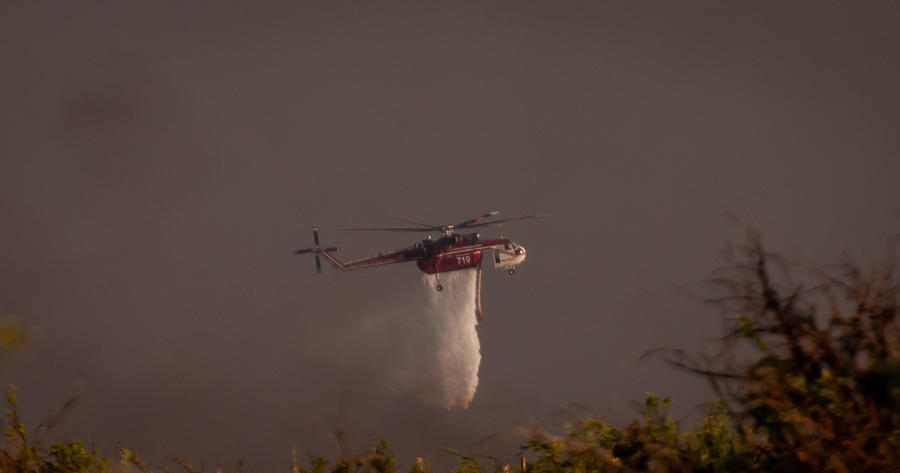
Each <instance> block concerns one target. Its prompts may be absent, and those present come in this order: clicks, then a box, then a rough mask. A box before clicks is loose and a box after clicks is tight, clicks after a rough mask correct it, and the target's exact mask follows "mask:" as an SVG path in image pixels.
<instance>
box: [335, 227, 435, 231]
mask: <svg viewBox="0 0 900 473" xmlns="http://www.w3.org/2000/svg"><path fill="white" fill-rule="evenodd" d="M438 230H440V228H408V227H394V228H392V227H388V228H376V227H372V228H342V229H341V231H345V232H434V231H438Z"/></svg>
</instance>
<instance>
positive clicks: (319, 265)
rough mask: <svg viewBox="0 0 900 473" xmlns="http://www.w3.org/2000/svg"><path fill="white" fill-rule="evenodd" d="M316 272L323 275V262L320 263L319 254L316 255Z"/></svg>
mask: <svg viewBox="0 0 900 473" xmlns="http://www.w3.org/2000/svg"><path fill="white" fill-rule="evenodd" d="M316 272H317V273H321V272H322V262H320V261H319V254H318V253H316Z"/></svg>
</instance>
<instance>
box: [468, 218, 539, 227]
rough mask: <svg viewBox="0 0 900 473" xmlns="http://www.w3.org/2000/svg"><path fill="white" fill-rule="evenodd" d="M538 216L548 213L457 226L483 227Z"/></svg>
mask: <svg viewBox="0 0 900 473" xmlns="http://www.w3.org/2000/svg"><path fill="white" fill-rule="evenodd" d="M538 217H546V215H525V216H524V217H513V218H501V219H500V220H494V221H492V222H482V223H471V224H468V225H457V226H456V228H472V227H483V226H485V225H494V224H499V223H504V222H515V221H516V220H527V219H529V218H538Z"/></svg>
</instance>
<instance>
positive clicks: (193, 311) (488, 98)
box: [0, 2, 900, 471]
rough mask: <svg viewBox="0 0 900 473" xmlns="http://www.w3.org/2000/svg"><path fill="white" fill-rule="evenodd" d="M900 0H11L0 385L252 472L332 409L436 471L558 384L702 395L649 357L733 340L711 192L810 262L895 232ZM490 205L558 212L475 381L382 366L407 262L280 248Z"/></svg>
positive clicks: (501, 431) (554, 414) (612, 393)
mask: <svg viewBox="0 0 900 473" xmlns="http://www.w3.org/2000/svg"><path fill="white" fill-rule="evenodd" d="M898 24H900V6H898V4H897V3H896V2H865V3H857V2H853V3H851V2H845V3H839V2H810V3H808V4H791V5H785V4H784V3H783V2H753V4H752V5H751V4H747V5H737V4H730V3H729V4H724V2H705V3H683V2H678V3H677V4H676V2H659V4H658V5H655V6H651V5H648V4H641V5H635V4H633V2H584V3H581V2H544V3H540V4H538V3H531V2H529V3H525V2H489V3H488V2H452V3H451V2H447V3H444V4H438V3H436V2H406V3H393V2H392V3H377V4H376V3H374V2H359V3H345V2H323V3H321V4H306V3H287V4H263V3H260V2H255V3H253V4H252V5H251V4H243V5H242V4H232V3H226V2H209V3H201V2H191V3H190V4H182V3H168V2H144V3H138V2H128V3H127V4H126V3H121V2H118V3H113V2H111V3H108V4H103V3H99V4H90V5H86V4H85V3H82V2H78V3H76V2H57V3H43V2H42V3H38V2H4V3H3V4H2V5H0V316H4V317H12V318H15V319H17V320H19V321H20V322H21V323H22V324H23V325H24V326H25V327H26V328H27V330H28V333H29V336H30V340H29V342H28V344H27V345H26V346H25V347H24V348H23V349H22V350H19V351H16V352H10V353H6V354H4V355H3V358H2V359H0V373H2V379H0V382H3V383H5V382H7V381H14V382H15V383H16V384H17V385H18V386H19V388H20V392H21V399H22V404H23V406H22V407H23V411H24V413H25V417H26V420H28V421H29V422H30V423H31V425H34V424H35V423H36V422H37V421H39V420H40V419H41V418H43V417H44V416H45V414H46V412H47V411H48V410H49V409H51V408H54V407H56V406H58V405H59V404H61V403H62V402H63V401H64V400H65V399H66V398H67V397H68V396H69V395H71V394H72V393H74V392H78V393H79V398H80V402H79V405H78V406H77V407H76V408H75V409H74V410H73V411H72V412H71V413H70V414H69V415H68V417H66V418H65V420H64V422H63V423H62V424H61V425H59V426H58V427H57V429H56V430H55V431H54V432H53V436H54V437H57V438H70V439H73V438H78V439H83V440H85V441H89V442H90V441H93V442H95V444H96V445H97V446H98V447H101V448H103V449H106V451H108V452H111V451H112V448H113V447H115V446H116V445H126V446H129V447H132V448H136V449H138V450H139V451H141V452H143V453H145V454H146V455H147V456H148V457H149V458H150V459H151V460H152V461H153V462H154V464H158V463H159V462H160V461H162V458H163V456H165V455H170V456H177V455H188V456H191V457H192V458H194V459H197V460H202V461H204V462H205V463H206V465H207V466H208V467H209V468H212V467H215V466H222V467H225V468H232V467H233V466H234V464H235V461H236V460H237V459H238V458H243V459H245V462H246V468H247V469H249V470H252V471H263V470H265V471H276V470H279V471H284V470H286V468H287V463H288V462H289V460H290V448H291V446H292V445H297V446H298V447H299V448H300V450H301V451H302V449H304V448H306V447H310V448H312V449H314V450H315V451H317V452H320V453H322V454H333V453H336V452H337V451H338V442H336V441H335V439H334V431H335V429H338V428H341V429H344V430H345V431H346V432H347V434H348V437H347V439H348V441H349V444H350V447H351V448H353V449H360V448H362V447H364V446H366V445H367V444H368V443H370V442H373V441H374V440H377V439H380V438H385V439H388V440H389V441H390V442H391V443H392V444H393V446H394V447H395V449H396V450H397V451H398V452H399V453H400V454H401V461H402V462H403V464H404V465H405V466H409V465H410V464H411V463H412V462H414V459H415V456H417V455H425V456H428V457H429V458H430V459H431V460H432V463H433V464H437V465H445V464H447V462H451V461H452V458H450V457H449V456H447V455H446V454H442V453H440V452H439V451H438V447H440V446H450V447H453V448H457V449H459V450H463V451H469V452H477V451H483V452H489V453H495V454H497V453H504V454H505V453H513V452H514V451H515V449H514V446H515V445H517V443H518V442H519V440H516V439H512V438H510V437H509V436H508V435H507V434H508V433H509V432H510V430H511V428H512V427H513V426H515V425H522V424H525V423H527V422H529V419H537V420H539V421H542V422H554V421H558V420H560V419H561V415H560V414H559V412H558V409H559V408H565V407H566V406H569V410H570V411H572V410H573V409H575V408H574V407H572V406H578V405H585V406H591V407H592V408H594V409H596V411H597V412H600V413H604V414H606V415H608V416H609V418H611V419H612V420H614V421H625V420H627V419H629V418H631V417H632V416H633V414H634V407H633V406H632V404H631V402H632V401H634V400H640V399H642V398H643V396H644V393H645V392H647V391H655V392H658V393H661V394H672V395H674V396H675V398H676V409H675V412H676V414H677V415H678V416H679V417H681V418H685V419H687V418H690V417H691V416H692V415H693V413H694V412H695V408H696V405H697V404H699V403H700V402H702V401H703V400H704V399H706V398H707V396H708V392H707V389H706V387H705V386H704V384H703V383H702V381H700V380H696V379H693V378H690V377H687V376H686V375H684V374H682V373H678V372H674V371H672V370H671V369H669V368H666V367H665V366H663V365H662V363H660V362H659V361H645V362H638V358H639V357H640V355H641V354H642V353H643V352H644V351H645V350H646V349H648V348H651V347H655V346H678V347H684V348H688V349H691V350H700V349H702V348H703V347H705V346H708V345H709V343H710V342H709V340H710V337H713V336H715V335H716V334H718V333H719V327H720V323H719V321H718V320H717V319H716V312H715V311H713V310H710V309H709V308H707V307H704V306H703V305H702V304H701V303H699V302H698V299H697V297H696V295H693V294H692V293H691V292H692V291H698V290H702V285H700V284H699V282H700V281H701V280H703V279H704V278H705V277H707V276H708V275H709V274H710V272H711V271H712V270H713V269H715V268H716V267H718V266H719V265H721V264H722V259H721V258H720V257H719V249H721V248H722V247H723V245H724V243H725V241H726V240H729V239H730V240H740V238H741V231H740V227H739V226H737V225H735V224H734V223H732V222H730V221H729V220H727V219H725V218H723V217H722V216H721V215H722V211H726V210H727V211H730V212H732V213H734V214H736V215H739V216H740V217H742V218H743V219H745V220H746V221H747V222H749V223H751V224H754V225H756V226H757V227H758V228H759V229H760V230H761V231H762V232H763V234H764V235H765V237H766V241H767V243H768V244H769V246H770V247H772V248H774V249H778V250H781V251H784V252H786V253H788V254H791V255H797V256H800V257H803V258H805V259H806V260H807V261H810V262H817V263H829V262H833V261H835V259H836V258H837V257H838V256H839V254H840V252H841V251H844V250H846V251H848V252H849V253H850V254H852V255H854V256H855V257H857V258H858V259H859V260H861V261H862V262H864V263H866V262H871V261H877V260H878V258H879V257H880V256H881V255H883V254H884V252H885V248H886V247H887V245H888V241H889V239H890V238H891V237H892V236H896V235H897V234H898V233H900V188H898V176H900V133H898V127H900V87H898V84H900V57H898V45H900V28H898ZM494 209H499V210H502V211H504V215H506V216H514V215H517V214H523V213H531V212H543V213H550V214H552V217H550V218H546V219H543V220H538V221H532V222H522V223H515V224H510V225H508V226H506V227H504V228H503V231H504V233H505V234H507V235H508V236H511V237H513V238H515V239H517V240H519V241H521V242H522V243H523V244H524V245H526V247H527V248H528V250H529V258H528V261H527V262H526V263H525V264H524V265H523V266H522V267H521V270H520V272H519V274H518V275H516V276H515V277H513V278H510V277H507V276H506V275H505V274H503V273H502V272H487V273H486V276H485V283H484V290H485V293H484V310H485V316H486V320H485V322H484V323H482V324H481V325H480V326H479V328H478V330H479V335H480V342H481V353H482V356H483V358H482V362H481V370H480V373H479V377H480V385H479V390H478V392H477V394H476V396H475V399H474V401H473V403H472V404H471V406H470V407H469V409H468V410H460V409H453V410H450V411H447V410H443V409H440V408H435V407H428V406H426V405H423V404H422V403H420V402H418V401H417V400H416V399H414V398H411V397H407V396H403V395H397V394H395V393H393V392H391V391H390V390H389V389H387V388H386V387H385V386H384V383H383V375H384V372H385V371H384V370H386V369H389V368H390V367H389V366H387V364H389V363H390V357H388V356H385V355H384V353H385V351H386V350H388V349H389V348H390V347H392V346H395V345H397V344H398V343H402V342H403V341H404V340H405V339H406V337H411V336H416V332H415V330H414V329H413V328H410V329H409V330H408V331H407V330H404V324H403V323H401V322H402V321H403V320H409V319H408V318H403V317H406V316H407V315H408V313H406V312H403V314H406V315H403V317H399V318H397V319H391V317H392V316H391V314H392V313H400V312H399V311H403V310H406V309H404V307H405V306H408V305H409V304H410V302H409V301H410V300H411V299H410V298H411V297H422V294H421V293H422V291H423V290H424V288H423V285H422V283H421V281H420V275H419V273H418V270H417V269H416V268H415V267H414V266H413V265H397V266H394V267H388V268H381V269H375V270H370V271H362V272H358V273H345V274H337V273H336V272H335V271H333V270H332V269H331V268H327V269H326V272H325V274H323V275H322V276H321V277H319V276H317V275H316V274H315V271H314V265H313V262H312V261H311V258H309V257H298V256H292V255H291V251H292V250H293V249H295V248H298V247H304V246H309V245H310V244H311V235H310V234H309V233H310V232H309V227H310V225H312V224H317V225H319V226H320V228H321V230H322V237H323V240H324V243H326V244H341V245H342V246H343V248H344V252H343V256H344V257H361V256H366V255H368V254H372V253H376V252H378V251H386V250H390V249H394V248H399V247H402V246H405V245H407V244H409V243H411V242H412V241H413V238H410V235H404V234H388V235H368V234H348V233H341V232H339V231H338V230H337V229H338V228H340V227H342V226H353V225H357V226H363V225H381V224H389V225H394V224H396V223H398V222H397V221H395V220H391V218H390V217H392V216H396V217H402V218H409V219H413V220H424V221H429V222H434V223H449V222H454V221H461V220H464V219H467V218H469V217H471V216H474V215H477V214H479V213H482V212H484V211H488V210H494ZM497 233H498V231H497V230H485V231H483V232H482V234H483V235H485V236H494V235H496V234H497ZM373 314H374V315H373ZM381 314H385V315H383V316H382V315H381ZM373 317H383V319H382V320H385V321H386V324H387V325H383V327H385V326H386V327H392V329H391V330H379V331H367V330H361V329H360V326H361V325H360V324H363V323H364V321H366V320H372V318H373ZM398 321H400V322H398ZM79 373H80V374H79ZM575 410H577V409H575ZM491 435H495V437H493V438H489V436H491Z"/></svg>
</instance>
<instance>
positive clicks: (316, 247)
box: [294, 226, 338, 274]
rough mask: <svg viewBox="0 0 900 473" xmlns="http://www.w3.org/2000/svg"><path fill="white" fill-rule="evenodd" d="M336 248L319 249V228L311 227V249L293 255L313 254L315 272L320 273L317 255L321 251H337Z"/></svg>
mask: <svg viewBox="0 0 900 473" xmlns="http://www.w3.org/2000/svg"><path fill="white" fill-rule="evenodd" d="M337 250H338V247H336V246H331V247H328V248H319V227H316V226H313V247H312V248H304V249H302V250H297V251H294V254H295V255H302V254H305V253H314V254H315V257H316V272H317V273H319V274H321V273H322V262H321V261H320V260H319V253H321V252H323V251H337Z"/></svg>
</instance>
